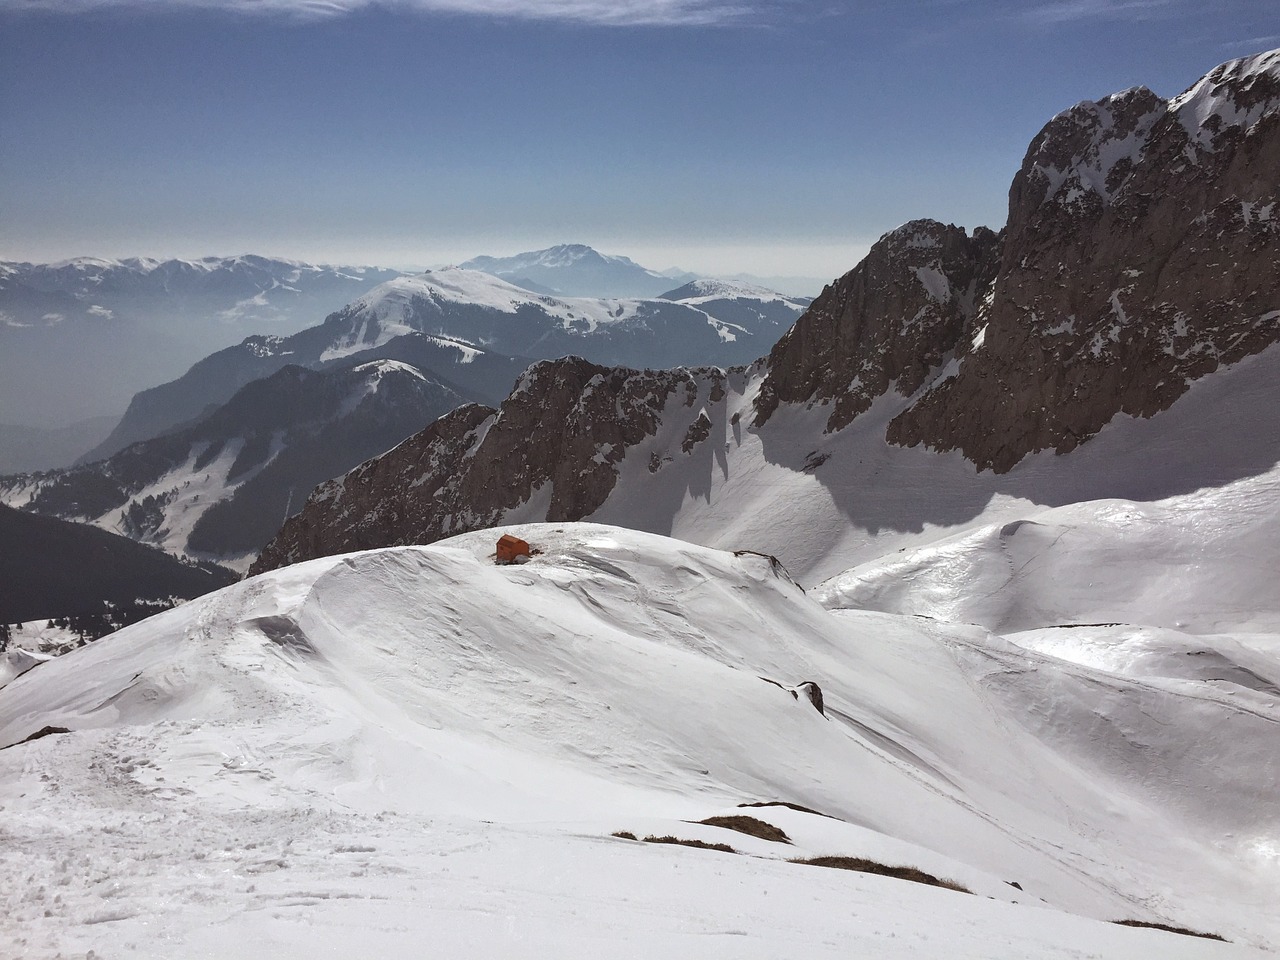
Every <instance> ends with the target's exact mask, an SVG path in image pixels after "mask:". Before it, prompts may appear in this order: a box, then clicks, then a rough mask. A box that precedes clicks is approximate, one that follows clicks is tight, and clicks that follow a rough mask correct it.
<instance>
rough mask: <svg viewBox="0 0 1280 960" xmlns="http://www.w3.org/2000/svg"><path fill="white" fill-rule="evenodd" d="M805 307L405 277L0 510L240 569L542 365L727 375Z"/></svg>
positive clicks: (158, 402) (228, 358)
mask: <svg viewBox="0 0 1280 960" xmlns="http://www.w3.org/2000/svg"><path fill="white" fill-rule="evenodd" d="M667 282H670V281H669V280H668V281H667ZM804 307H805V303H804V302H803V301H798V300H792V299H788V298H786V297H782V296H781V295H779V294H775V293H773V292H771V291H768V290H763V289H760V288H754V287H750V286H747V285H744V284H741V283H732V282H719V281H702V280H700V281H695V282H693V283H691V284H689V285H686V286H685V287H683V288H681V289H679V290H674V291H668V297H667V298H658V299H653V300H609V299H584V298H583V299H571V298H566V299H561V298H556V297H551V296H547V295H537V294H533V293H530V292H529V291H527V290H524V289H521V288H519V287H515V286H513V285H511V284H508V283H506V282H505V281H503V280H500V279H498V278H497V277H494V276H492V275H490V274H486V273H483V272H480V271H475V270H463V269H459V268H454V269H449V270H437V271H429V272H427V273H424V274H421V275H417V276H412V277H397V278H395V279H393V280H389V281H387V282H386V283H383V284H380V285H379V286H378V287H376V288H375V289H374V290H371V291H370V292H369V293H368V294H366V295H364V296H363V297H360V298H358V299H357V300H355V301H353V302H352V303H351V304H349V305H347V306H346V307H344V308H343V309H342V310H339V311H337V312H336V313H334V314H332V315H331V316H330V317H329V318H328V319H327V320H326V321H325V322H324V323H322V324H319V325H317V326H315V327H311V328H308V329H307V330H303V331H301V332H299V333H296V334H293V335H292V336H289V337H283V338H281V337H273V336H253V337H249V338H246V339H245V340H244V341H243V342H242V343H240V344H239V345H237V346H235V347H229V348H226V349H224V350H221V351H218V352H217V353H215V354H213V355H211V356H209V357H206V358H205V359H204V360H202V361H200V362H199V363H197V364H196V365H195V366H193V367H192V368H191V369H190V370H189V371H188V372H187V373H186V374H185V375H184V376H182V377H180V378H178V379H177V380H174V381H171V382H170V383H167V384H162V385H161V386H159V387H155V388H152V389H150V390H145V391H142V392H141V393H139V394H138V395H137V396H136V397H134V400H133V402H132V403H131V404H130V406H129V409H128V411H127V412H126V414H125V416H124V418H123V419H122V420H121V421H120V423H119V424H118V425H117V426H116V427H115V429H114V430H113V432H112V433H111V435H110V436H109V437H108V438H107V439H106V440H104V441H103V442H102V443H100V444H99V445H98V446H97V447H96V448H95V449H94V450H93V451H91V452H90V454H88V455H86V456H84V457H82V458H81V462H80V464H79V465H78V466H76V467H74V468H72V469H62V470H55V471H43V472H35V473H28V474H25V475H19V476H10V477H5V478H0V502H5V503H8V504H10V505H13V506H19V507H21V508H22V509H24V510H28V511H31V512H35V513H40V514H45V515H50V516H56V517H60V518H64V519H75V520H80V521H84V522H90V523H94V524H97V525H99V526H102V527H105V528H107V529H110V530H113V531H117V532H120V533H122V534H125V535H126V536H130V537H134V538H136V539H139V540H143V541H146V542H151V543H156V544H160V545H162V546H164V547H165V548H166V549H168V550H171V551H173V552H175V553H178V554H190V555H195V556H207V557H217V558H219V559H221V560H225V561H227V562H231V563H235V562H238V561H240V560H242V559H244V558H251V557H252V556H253V555H254V554H256V552H257V551H258V550H259V549H260V548H261V547H262V546H263V544H265V543H266V541H267V540H268V539H270V538H271V536H272V535H273V534H274V533H275V532H276V530H277V529H278V528H279V526H280V524H281V523H282V522H283V521H284V519H285V518H286V517H287V516H288V515H289V514H290V512H291V511H292V510H294V509H298V508H300V506H301V504H302V502H303V501H304V500H305V498H306V497H307V495H308V494H309V493H310V491H311V490H312V488H313V487H314V486H315V485H316V484H318V483H320V482H322V481H324V480H327V479H330V478H331V477H333V476H336V475H339V474H341V473H343V472H344V471H346V470H349V469H351V468H352V467H353V466H355V465H356V464H358V463H360V462H362V461H363V460H365V459H367V458H369V457H373V456H376V455H377V454H380V453H383V452H385V451H386V450H388V449H389V448H391V447H393V446H395V445H396V444H397V443H399V442H400V441H401V440H403V439H405V438H406V437H408V436H410V435H411V434H413V433H415V432H416V431H418V430H420V429H422V428H423V427H424V426H426V425H427V424H429V423H430V422H431V421H432V420H434V419H435V418H436V417H439V416H442V415H444V414H446V413H448V412H449V411H451V410H453V409H454V408H455V407H458V406H460V405H462V404H465V403H469V402H473V401H474V402H483V403H488V404H494V403H497V402H499V401H500V400H501V399H502V398H503V397H505V396H506V395H507V393H508V392H509V391H510V389H511V387H512V385H513V384H514V383H515V382H516V380H517V378H518V377H519V375H520V372H521V371H522V370H523V369H524V368H525V367H526V366H527V365H528V364H529V363H531V362H533V360H535V359H541V358H545V357H561V356H566V355H570V354H583V355H586V356H591V357H596V358H599V359H601V360H603V361H605V362H608V363H632V364H636V365H640V366H652V367H665V366H672V365H675V364H678V363H680V362H690V361H692V362H703V363H721V364H724V365H730V364H732V363H740V362H743V361H745V360H749V359H752V358H754V357H755V356H758V355H759V354H761V353H762V352H764V351H765V350H767V349H768V347H769V345H770V344H772V343H773V341H774V340H776V339H777V337H778V335H779V334H780V333H781V332H782V331H784V330H786V329H787V328H788V327H789V326H790V325H791V323H792V322H793V321H794V320H795V318H796V317H797V316H798V315H799V314H800V313H801V312H802V311H803V310H804ZM720 317H724V318H726V319H719V318H720ZM482 345H483V346H482ZM373 384H376V386H375V385H373ZM352 397H359V398H361V399H360V400H358V401H357V400H353V399H351V398H352ZM374 398H376V402H374Z"/></svg>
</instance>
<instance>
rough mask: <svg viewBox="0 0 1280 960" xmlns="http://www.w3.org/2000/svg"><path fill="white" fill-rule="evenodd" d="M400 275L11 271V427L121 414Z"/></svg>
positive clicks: (6, 391)
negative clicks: (233, 347)
mask: <svg viewBox="0 0 1280 960" xmlns="http://www.w3.org/2000/svg"><path fill="white" fill-rule="evenodd" d="M399 275H400V273H399V271H395V270H385V269H381V268H377V267H350V266H322V265H317V264H308V263H300V262H297V261H292V260H277V259H271V258H268V257H257V256H241V257H206V258H204V259H201V260H152V259H145V258H143V259H137V258H135V259H128V260H102V259H97V258H91V257H84V258H79V259H75V260H67V261H64V262H61V263H53V264H36V263H15V262H0V412H2V414H0V420H3V421H5V422H9V423H13V424H16V425H21V426H35V427H50V426H60V425H62V424H65V423H70V422H73V421H80V420H85V419H88V418H90V417H96V416H103V415H107V414H117V415H118V414H119V412H120V411H122V410H123V409H124V408H125V406H126V404H127V403H128V402H129V398H130V397H131V396H132V395H133V394H134V393H135V392H136V391H138V390H139V389H141V388H143V387H147V386H151V385H153V384H156V383H160V382H163V381H164V380H167V379H170V378H172V377H174V376H177V375H178V374H180V373H181V372H182V371H183V370H185V369H186V368H187V367H189V366H190V365H191V364H192V362H194V361H195V360H197V359H199V358H200V357H202V356H204V355H206V354H208V353H210V352H212V351H214V350H218V349H220V348H222V347H225V346H228V345H230V344H233V343H237V342H239V341H240V340H242V339H244V337H245V336H247V335H249V334H259V333H270V334H274V335H276V336H284V335H288V334H291V333H294V332H295V331H297V330H300V329H302V328H303V327H306V326H309V325H311V324H314V323H316V322H317V321H318V320H319V319H320V318H322V317H324V316H325V315H327V314H328V313H330V312H331V311H333V310H336V309H337V308H338V307H340V306H342V305H343V304H345V303H348V302H350V301H351V300H352V299H354V298H355V297H358V296H359V295H360V294H362V293H364V292H366V291H367V290H369V289H371V288H372V287H374V286H375V285H377V284H379V283H381V282H383V281H385V280H388V279H391V278H392V277H396V276H399ZM68 384H75V389H74V390H71V389H68V388H67V385H68ZM81 452H83V451H81ZM0 453H3V448H0Z"/></svg>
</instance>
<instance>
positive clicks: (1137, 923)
mask: <svg viewBox="0 0 1280 960" xmlns="http://www.w3.org/2000/svg"><path fill="white" fill-rule="evenodd" d="M1111 922H1112V923H1118V924H1119V925H1120V926H1122V927H1150V928H1151V929H1152V930H1163V931H1164V932H1165V933H1176V934H1180V935H1181V936H1184V937H1200V938H1202V939H1204V940H1221V941H1222V942H1223V943H1230V942H1231V941H1230V940H1228V939H1227V938H1226V937H1220V936H1218V935H1217V934H1216V933H1200V932H1199V931H1196V930H1188V929H1187V928H1186V927H1171V926H1169V924H1167V923H1150V922H1148V921H1146V920H1112V921H1111Z"/></svg>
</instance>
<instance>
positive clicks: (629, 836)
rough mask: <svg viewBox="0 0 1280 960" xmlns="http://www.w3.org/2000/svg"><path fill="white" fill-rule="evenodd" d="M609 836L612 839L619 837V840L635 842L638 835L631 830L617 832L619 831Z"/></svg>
mask: <svg viewBox="0 0 1280 960" xmlns="http://www.w3.org/2000/svg"><path fill="white" fill-rule="evenodd" d="M609 836H611V837H617V838H618V839H619V840H634V839H636V835H635V834H634V833H632V832H631V831H630V830H617V831H615V832H614V833H611V834H609Z"/></svg>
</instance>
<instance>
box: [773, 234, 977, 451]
mask: <svg viewBox="0 0 1280 960" xmlns="http://www.w3.org/2000/svg"><path fill="white" fill-rule="evenodd" d="M999 251H1000V241H999V238H998V237H997V236H996V234H994V233H992V232H991V231H990V230H987V229H986V228H984V227H979V228H978V229H977V230H975V231H974V234H973V236H972V237H970V236H969V235H968V234H967V233H965V231H964V229H963V228H961V227H956V226H946V225H943V224H941V223H937V222H936V221H933V220H913V221H911V222H910V223H907V224H905V225H903V226H901V227H899V228H898V229H897V230H894V231H893V232H892V233H888V234H886V235H885V236H883V237H882V238H880V240H879V242H877V243H876V245H875V246H873V247H872V248H871V251H870V252H869V253H868V254H867V257H866V259H864V260H863V261H862V262H861V263H860V264H858V266H856V267H855V268H854V269H853V270H851V271H850V272H849V273H847V274H845V275H844V276H843V277H841V278H840V279H839V280H837V281H836V282H835V283H833V284H831V285H830V286H828V287H827V288H826V289H825V290H823V292H822V295H821V296H819V297H818V298H817V299H816V300H815V301H814V302H813V305H812V306H811V307H810V308H809V310H808V312H806V313H805V315H804V316H803V317H802V318H801V319H800V320H799V321H798V322H797V323H796V324H795V326H793V327H792V328H791V329H790V330H789V331H788V332H787V333H786V334H784V335H783V337H782V339H781V340H779V341H778V343H777V345H775V346H774V348H773V350H772V351H771V352H770V354H769V363H768V369H769V374H768V376H767V377H766V378H765V380H764V383H763V385H762V386H761V389H760V394H759V397H758V399H757V400H756V423H757V425H763V424H764V423H765V422H766V421H767V420H768V419H769V417H770V416H772V415H773V412H774V411H775V410H776V409H777V407H778V404H779V403H812V402H815V401H830V402H831V403H832V410H831V416H830V418H829V419H828V421H827V429H828V430H839V429H840V428H841V427H844V426H847V425H848V424H849V423H850V421H852V420H853V418H854V417H856V416H857V415H858V414H860V413H863V412H864V411H865V410H866V409H867V408H868V407H870V406H871V402H872V401H873V400H875V399H876V397H879V396H882V395H884V394H885V393H886V392H887V391H889V390H890V389H896V390H897V391H898V392H900V393H902V394H905V395H910V394H912V393H914V392H915V391H916V390H917V389H919V388H920V386H921V385H922V384H923V383H924V382H925V380H926V378H927V377H928V376H929V375H930V373H931V372H932V371H933V370H934V369H936V368H937V367H938V366H939V365H940V364H941V363H942V362H943V361H944V360H945V359H946V358H947V357H949V356H950V354H951V352H952V351H953V350H954V349H955V347H956V344H957V343H959V341H960V339H961V337H962V336H963V335H964V334H965V332H966V331H967V330H968V329H969V328H970V324H971V321H972V318H973V316H974V312H975V310H976V307H977V304H978V301H979V298H980V296H981V294H982V293H983V292H985V291H986V290H987V288H988V287H989V286H990V283H991V280H992V278H993V276H994V274H995V270H996V267H997V265H998V262H999V259H998V258H999Z"/></svg>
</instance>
